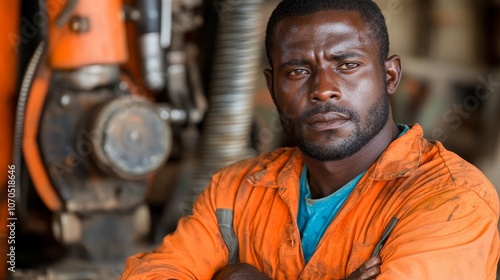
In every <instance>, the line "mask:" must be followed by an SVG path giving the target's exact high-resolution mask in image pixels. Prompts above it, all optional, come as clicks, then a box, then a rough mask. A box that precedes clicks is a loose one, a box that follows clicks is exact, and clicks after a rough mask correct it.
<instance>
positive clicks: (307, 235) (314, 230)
mask: <svg viewBox="0 0 500 280" xmlns="http://www.w3.org/2000/svg"><path fill="white" fill-rule="evenodd" d="M402 129H403V131H402V132H401V133H400V134H399V136H398V137H401V135H403V134H405V133H406V132H407V131H408V130H409V129H410V128H409V127H408V126H407V125H405V126H404V127H402ZM365 173H366V170H365V171H363V172H361V174H359V175H358V176H356V177H355V178H354V179H352V180H351V181H350V182H349V183H347V184H345V185H344V186H343V187H341V188H340V189H338V190H337V191H336V192H334V193H332V194H331V195H329V196H326V197H323V198H320V199H312V198H311V190H310V189H309V183H308V181H307V167H306V166H305V165H304V168H303V169H302V175H301V176H300V197H299V213H298V215H297V224H298V226H299V231H300V237H301V241H302V252H303V253H304V260H305V261H306V263H308V262H309V260H310V259H311V256H312V255H313V253H314V251H315V250H316V247H317V246H318V243H319V241H320V240H321V238H322V237H323V234H324V233H325V231H326V228H327V227H328V226H329V225H330V223H331V222H332V220H333V218H334V217H335V215H337V213H338V212H339V210H340V208H341V207H342V205H344V202H345V201H346V200H347V198H348V197H349V195H350V194H351V192H352V190H353V189H354V188H355V187H356V185H357V184H358V183H359V181H360V180H361V178H362V177H363V175H364V174H365Z"/></svg>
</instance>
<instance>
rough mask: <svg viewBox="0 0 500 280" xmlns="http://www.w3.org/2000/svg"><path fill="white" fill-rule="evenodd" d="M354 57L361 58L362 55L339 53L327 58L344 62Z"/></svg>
mask: <svg viewBox="0 0 500 280" xmlns="http://www.w3.org/2000/svg"><path fill="white" fill-rule="evenodd" d="M355 57H363V55H362V54H360V53H341V54H332V55H330V56H329V58H330V59H333V60H336V61H341V60H346V59H349V58H355Z"/></svg>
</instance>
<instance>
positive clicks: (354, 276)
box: [213, 256, 382, 280]
mask: <svg viewBox="0 0 500 280" xmlns="http://www.w3.org/2000/svg"><path fill="white" fill-rule="evenodd" d="M381 264H382V259H381V258H380V257H379V256H374V257H372V258H370V259H369V260H368V261H366V262H365V263H364V264H363V265H361V266H360V267H359V268H358V269H356V270H355V271H354V272H353V273H351V275H349V276H348V277H347V278H345V279H344V280H371V279H375V278H376V277H377V276H378V275H379V274H380V265H381ZM248 279H253V280H270V278H269V277H267V276H266V275H264V274H263V273H261V272H260V271H258V270H257V269H256V268H255V267H253V266H251V265H249V264H245V263H239V264H234V265H231V266H227V267H225V268H223V269H221V270H219V271H218V272H217V273H216V274H215V275H214V278H213V280H248Z"/></svg>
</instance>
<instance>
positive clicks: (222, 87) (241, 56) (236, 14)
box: [187, 0, 264, 204]
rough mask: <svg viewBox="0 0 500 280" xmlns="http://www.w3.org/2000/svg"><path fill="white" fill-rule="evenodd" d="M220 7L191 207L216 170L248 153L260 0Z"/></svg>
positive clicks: (230, 2)
mask: <svg viewBox="0 0 500 280" xmlns="http://www.w3.org/2000/svg"><path fill="white" fill-rule="evenodd" d="M220 4H221V5H220V7H219V8H220V10H218V11H217V12H218V13H219V17H220V22H219V32H218V37H217V41H216V54H215V59H214V66H213V79H212V83H211V87H210V97H209V104H210V107H209V110H208V113H207V116H206V118H205V123H204V127H203V133H202V138H201V150H200V153H199V156H200V159H199V161H198V163H197V165H196V168H195V173H194V176H193V177H194V178H193V182H192V185H191V191H190V195H189V197H188V198H187V199H188V203H191V204H192V203H193V202H194V200H195V199H196V197H197V196H198V195H199V194H200V193H201V192H202V191H203V189H205V187H206V186H207V184H208V183H209V182H210V179H211V177H212V175H213V174H214V173H215V172H216V171H217V170H218V169H220V168H221V167H224V166H226V165H229V164H231V163H233V162H236V161H238V160H242V159H245V158H248V157H249V156H251V155H252V154H251V152H250V145H249V143H250V131H251V124H252V117H253V98H254V94H253V93H254V90H255V84H256V80H257V75H258V71H259V61H260V50H261V47H262V43H263V37H264V36H263V34H262V32H261V30H262V29H261V27H262V26H261V24H262V22H261V14H262V0H245V1H234V0H228V1H221V3H220ZM215 6H216V8H218V7H217V5H215Z"/></svg>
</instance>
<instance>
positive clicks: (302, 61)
mask: <svg viewBox="0 0 500 280" xmlns="http://www.w3.org/2000/svg"><path fill="white" fill-rule="evenodd" d="M309 64H310V63H309V61H308V60H307V59H293V60H290V61H287V62H284V63H282V64H280V65H279V66H278V69H283V68H286V67H290V66H304V65H309Z"/></svg>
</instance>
